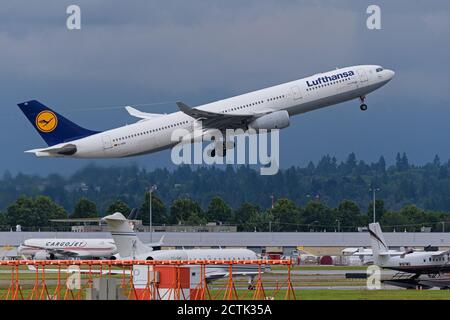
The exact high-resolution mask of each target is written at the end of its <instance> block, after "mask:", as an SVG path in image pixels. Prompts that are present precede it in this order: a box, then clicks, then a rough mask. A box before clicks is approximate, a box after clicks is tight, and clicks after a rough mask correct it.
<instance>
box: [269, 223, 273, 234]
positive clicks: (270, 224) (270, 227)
mask: <svg viewBox="0 0 450 320" xmlns="http://www.w3.org/2000/svg"><path fill="white" fill-rule="evenodd" d="M269 232H272V221H269Z"/></svg>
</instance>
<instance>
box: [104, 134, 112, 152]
mask: <svg viewBox="0 0 450 320" xmlns="http://www.w3.org/2000/svg"><path fill="white" fill-rule="evenodd" d="M102 141H103V150H107V149H111V148H112V143H111V137H110V136H105V135H104V136H102Z"/></svg>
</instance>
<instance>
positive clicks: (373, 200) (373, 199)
mask: <svg viewBox="0 0 450 320" xmlns="http://www.w3.org/2000/svg"><path fill="white" fill-rule="evenodd" d="M369 190H370V191H372V193H373V198H372V203H373V223H375V222H377V218H376V215H375V193H376V192H377V191H380V188H370V189H369Z"/></svg>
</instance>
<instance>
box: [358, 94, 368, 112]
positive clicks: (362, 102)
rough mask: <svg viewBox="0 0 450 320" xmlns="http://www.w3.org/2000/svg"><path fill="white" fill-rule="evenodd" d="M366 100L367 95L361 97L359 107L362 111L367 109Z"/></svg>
mask: <svg viewBox="0 0 450 320" xmlns="http://www.w3.org/2000/svg"><path fill="white" fill-rule="evenodd" d="M365 100H366V97H365V96H362V97H359V101H361V105H360V106H359V108H360V109H361V111H366V110H367V104H365V103H364V101H365Z"/></svg>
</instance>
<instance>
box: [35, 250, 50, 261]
mask: <svg viewBox="0 0 450 320" xmlns="http://www.w3.org/2000/svg"><path fill="white" fill-rule="evenodd" d="M33 259H34V260H54V259H55V255H54V254H53V253H50V252H47V251H45V250H41V251H38V252H36V253H35V254H34V256H33Z"/></svg>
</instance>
